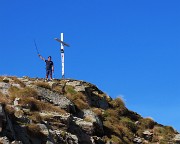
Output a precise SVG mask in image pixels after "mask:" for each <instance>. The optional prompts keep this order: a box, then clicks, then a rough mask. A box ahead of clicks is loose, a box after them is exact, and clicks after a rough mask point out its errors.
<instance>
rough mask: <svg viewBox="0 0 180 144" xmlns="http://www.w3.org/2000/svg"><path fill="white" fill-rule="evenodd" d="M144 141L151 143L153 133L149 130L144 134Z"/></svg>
mask: <svg viewBox="0 0 180 144" xmlns="http://www.w3.org/2000/svg"><path fill="white" fill-rule="evenodd" d="M143 135H144V139H145V140H149V141H151V139H152V136H153V133H151V132H150V131H149V130H146V131H144V132H143Z"/></svg>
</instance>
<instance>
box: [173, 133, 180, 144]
mask: <svg viewBox="0 0 180 144" xmlns="http://www.w3.org/2000/svg"><path fill="white" fill-rule="evenodd" d="M174 142H175V143H176V144H180V134H177V135H175V137H174Z"/></svg>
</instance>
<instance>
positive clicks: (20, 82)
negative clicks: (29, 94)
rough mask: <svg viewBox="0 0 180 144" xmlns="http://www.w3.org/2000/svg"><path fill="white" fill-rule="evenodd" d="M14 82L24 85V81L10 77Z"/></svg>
mask: <svg viewBox="0 0 180 144" xmlns="http://www.w3.org/2000/svg"><path fill="white" fill-rule="evenodd" d="M11 78H12V80H13V81H14V83H16V84H19V85H20V86H21V87H23V88H24V87H26V85H25V83H23V82H22V81H21V80H19V79H18V78H17V77H11Z"/></svg>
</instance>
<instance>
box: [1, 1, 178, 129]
mask: <svg viewBox="0 0 180 144" xmlns="http://www.w3.org/2000/svg"><path fill="white" fill-rule="evenodd" d="M179 6H180V1H179V0H172V1H170V0H136V1H135V0H126V1H125V0H111V1H110V0H51V1H49V0H38V1H37V0H26V1H25V0H18V1H15V0H0V49H1V67H0V75H13V76H14V75H15V76H30V77H44V75H45V64H44V62H43V61H42V60H40V59H39V58H38V56H37V53H36V49H35V46H34V41H33V40H34V39H35V40H36V43H37V46H38V50H39V52H40V53H41V55H42V56H44V57H45V58H47V57H48V56H49V55H51V56H52V59H53V61H54V64H55V73H54V77H55V78H61V59H60V46H59V44H58V43H57V42H56V41H55V40H54V38H55V37H60V33H61V32H63V33H64V41H65V42H67V43H68V44H70V46H71V47H67V48H65V77H66V78H73V79H78V80H85V81H88V82H91V83H93V84H95V85H97V86H98V87H99V88H100V89H101V90H103V91H104V92H106V93H107V94H108V95H110V96H111V97H112V98H116V97H118V96H121V97H123V99H124V100H125V104H126V106H127V108H129V109H130V110H133V111H135V112H137V113H139V114H141V115H142V116H143V117H152V118H153V119H154V120H155V121H157V122H158V123H160V124H163V125H171V126H173V127H174V128H175V129H176V130H178V131H180V124H179V120H180V113H179V112H178V110H179V107H180V105H179V104H180V75H179V74H180V65H179V63H180V57H179V55H180V50H179V48H180V8H179Z"/></svg>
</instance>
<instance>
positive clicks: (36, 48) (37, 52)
mask: <svg viewBox="0 0 180 144" xmlns="http://www.w3.org/2000/svg"><path fill="white" fill-rule="evenodd" d="M34 45H35V48H36V52H37V54H38V55H39V51H38V48H37V45H36V41H35V40H34Z"/></svg>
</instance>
